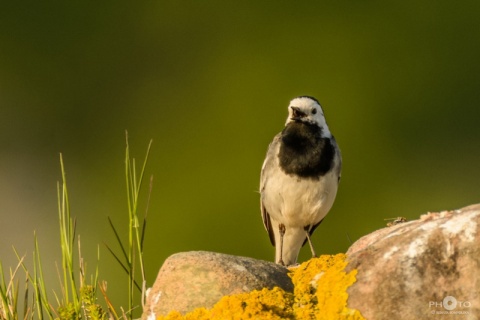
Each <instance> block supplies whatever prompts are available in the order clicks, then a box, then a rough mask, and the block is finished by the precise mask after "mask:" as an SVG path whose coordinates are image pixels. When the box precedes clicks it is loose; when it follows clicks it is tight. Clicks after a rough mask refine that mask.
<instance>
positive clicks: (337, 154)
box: [332, 136, 342, 181]
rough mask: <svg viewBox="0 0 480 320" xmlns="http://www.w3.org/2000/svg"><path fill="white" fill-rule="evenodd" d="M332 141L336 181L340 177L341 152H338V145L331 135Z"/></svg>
mask: <svg viewBox="0 0 480 320" xmlns="http://www.w3.org/2000/svg"><path fill="white" fill-rule="evenodd" d="M332 143H333V147H334V148H335V166H336V168H335V170H337V174H338V181H340V178H341V177H342V153H341V152H340V148H339V147H338V144H337V141H336V140H335V137H333V136H332Z"/></svg>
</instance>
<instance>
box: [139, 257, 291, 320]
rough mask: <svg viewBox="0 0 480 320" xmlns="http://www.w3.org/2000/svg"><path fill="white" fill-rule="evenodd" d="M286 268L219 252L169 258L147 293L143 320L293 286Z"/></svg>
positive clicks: (287, 289) (209, 306) (289, 288)
mask: <svg viewBox="0 0 480 320" xmlns="http://www.w3.org/2000/svg"><path fill="white" fill-rule="evenodd" d="M287 273H288V269H286V268H285V267H282V266H280V265H278V264H275V263H272V262H267V261H261V260H256V259H253V258H246V257H238V256H232V255H227V254H221V253H214V252H205V251H193V252H183V253H177V254H174V255H172V256H170V257H169V258H168V259H167V260H166V261H165V262H164V264H163V266H162V268H161V270H160V272H159V273H158V277H157V280H156V281H155V284H154V285H153V287H152V288H151V289H150V290H149V293H148V296H147V303H146V306H145V309H144V313H143V316H142V318H143V319H149V320H150V319H155V318H156V317H158V316H161V315H166V314H167V313H168V312H169V311H171V310H176V311H178V312H180V313H182V314H184V313H187V312H189V311H191V310H193V309H195V308H198V307H205V308H211V307H212V306H213V305H214V304H215V303H216V302H218V301H219V300H220V299H221V298H222V297H223V296H226V295H232V294H238V293H242V292H250V291H253V290H255V289H257V290H261V289H263V288H269V289H272V288H274V287H280V288H282V289H283V290H285V291H287V292H292V291H293V285H292V282H291V280H290V278H289V277H288V275H287Z"/></svg>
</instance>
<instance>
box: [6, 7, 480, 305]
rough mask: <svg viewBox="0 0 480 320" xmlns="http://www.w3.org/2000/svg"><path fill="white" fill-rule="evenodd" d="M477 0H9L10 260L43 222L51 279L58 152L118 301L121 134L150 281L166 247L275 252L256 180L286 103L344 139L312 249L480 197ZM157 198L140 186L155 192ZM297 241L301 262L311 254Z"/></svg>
mask: <svg viewBox="0 0 480 320" xmlns="http://www.w3.org/2000/svg"><path fill="white" fill-rule="evenodd" d="M479 57H480V2H478V1H473V0H471V1H468V0H467V1H461V2H451V1H436V2H432V1H418V0H415V1H413V0H412V1H410V0H407V1H396V2H392V1H390V2H385V1H327V2H325V1H323V2H319V1H297V2H295V3H294V2H291V1H278V2H275V3H274V2H260V1H242V2H240V1H238V2H226V1H209V2H208V3H207V2H202V3H200V2H194V1H188V2H187V1H171V2H167V1H157V2H129V1H116V2H113V1H107V2H91V1H83V2H80V1H48V2H47V3H45V2H44V1H43V2H36V1H31V2H22V3H20V2H13V1H2V3H1V5H0V261H2V262H3V264H4V267H5V266H8V265H11V266H13V265H15V264H16V260H15V257H14V255H13V252H12V249H11V246H12V245H15V246H16V247H17V249H18V250H19V251H20V252H21V253H27V254H28V255H30V254H31V251H32V249H33V246H32V243H33V231H34V230H36V231H37V234H38V236H39V240H40V245H41V248H42V254H43V256H44V259H45V261H44V268H45V269H46V270H50V276H51V277H52V278H53V279H54V281H56V280H55V279H56V276H55V267H54V261H55V260H56V261H59V260H58V253H59V251H60V249H59V248H58V228H57V200H56V182H57V181H58V180H59V179H60V178H61V176H60V169H59V160H58V154H59V152H62V153H63V155H64V161H65V165H66V170H67V179H68V185H69V191H70V201H71V207H72V213H73V215H75V216H76V217H77V224H78V233H79V234H80V235H81V237H82V250H83V251H84V255H85V256H86V258H87V259H88V260H89V268H90V270H91V271H93V267H94V265H95V259H96V246H97V244H100V245H101V265H100V272H101V276H100V277H101V278H102V279H106V280H108V282H109V291H110V292H112V294H113V295H114V298H113V300H114V303H115V304H117V305H120V304H121V305H123V306H125V305H126V303H125V300H126V295H124V294H122V292H125V293H126V286H125V284H126V282H124V281H122V282H119V281H118V280H119V279H123V278H122V277H123V273H122V271H121V270H120V267H119V266H118V265H117V264H116V262H115V261H114V259H113V258H111V256H110V255H109V254H108V253H107V252H106V250H105V248H104V247H103V244H102V243H103V242H107V243H109V244H111V245H112V246H113V247H115V245H114V244H115V240H114V237H113V235H112V232H111V230H110V228H109V226H108V222H107V216H110V217H112V219H113V220H114V222H115V223H116V224H117V226H118V227H119V228H120V229H121V230H123V231H122V232H125V231H126V226H127V224H128V222H127V205H126V196H125V183H124V180H125V179H124V163H123V162H124V148H125V141H124V139H125V137H124V131H125V130H128V132H129V135H130V144H131V148H132V156H134V157H136V158H137V159H138V160H143V157H144V154H145V151H146V147H147V145H148V142H149V140H150V139H153V141H154V142H153V148H152V153H151V156H150V159H149V164H148V167H147V175H148V176H150V175H153V177H154V185H153V194H152V199H151V204H150V210H149V215H148V218H149V220H148V230H147V236H146V244H145V257H146V264H147V265H146V271H147V278H148V285H151V284H152V283H153V281H154V279H155V277H156V273H157V271H158V269H159V267H160V266H161V264H162V262H163V261H164V259H165V258H166V257H168V256H169V255H171V254H173V253H175V252H180V251H189V250H210V251H217V252H224V253H229V254H235V255H243V256H251V257H255V258H259V259H265V260H272V259H273V248H272V247H271V245H270V243H269V240H268V236H267V233H266V232H265V230H264V228H263V225H262V221H261V218H260V211H259V195H258V193H257V191H258V182H259V174H260V168H261V165H262V162H263V159H264V156H265V152H266V149H267V146H268V143H269V142H270V141H271V139H272V138H273V136H274V135H275V134H276V133H278V132H279V131H280V130H281V129H282V128H283V125H284V121H285V118H286V115H287V106H288V102H289V100H290V99H292V98H293V97H295V96H298V95H312V96H315V97H317V98H318V99H319V100H320V102H321V103H322V105H323V107H324V110H325V113H326V116H327V120H328V123H329V126H330V129H331V130H332V132H333V133H334V135H335V136H336V138H337V141H338V143H339V145H340V147H341V149H342V152H343V161H344V169H343V177H342V182H341V185H340V190H339V193H338V196H337V200H336V203H335V205H334V207H333V209H332V210H331V212H330V214H329V215H328V217H327V219H326V220H325V221H324V222H323V224H322V225H321V226H320V227H319V228H318V229H317V231H316V233H315V236H314V242H315V244H316V247H317V251H318V252H319V253H337V252H345V251H346V250H347V248H348V247H349V245H350V240H349V238H350V239H351V240H352V241H355V240H357V239H358V238H359V237H361V236H362V235H365V234H367V233H369V232H371V231H373V230H376V229H378V228H381V227H383V226H385V224H386V221H384V219H385V218H392V217H396V216H405V217H407V218H408V219H416V218H418V217H419V215H420V214H422V213H425V212H427V211H434V210H444V209H455V208H459V207H462V206H465V205H468V204H472V203H476V202H479V201H480V194H479V190H480V188H479V185H480V170H479V161H480V128H479V120H480V59H479ZM142 197H143V199H144V200H143V203H145V202H146V198H147V188H145V189H144V190H143V193H142ZM308 251H309V250H308V248H307V249H304V250H303V251H302V254H301V257H300V259H301V260H305V259H307V258H308V256H309V252H308Z"/></svg>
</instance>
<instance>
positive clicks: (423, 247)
mask: <svg viewBox="0 0 480 320" xmlns="http://www.w3.org/2000/svg"><path fill="white" fill-rule="evenodd" d="M479 226H480V205H474V206H469V207H466V208H463V209H460V210H454V211H443V212H439V213H428V214H425V215H422V216H421V217H420V219H419V220H414V221H409V222H405V223H401V224H398V225H395V226H391V227H388V228H384V229H381V230H378V231H375V232H373V233H371V234H369V235H367V236H365V237H363V238H361V239H359V240H358V241H357V242H355V243H354V244H353V245H352V246H351V247H350V249H349V250H348V252H347V255H348V261H349V265H348V266H347V270H350V269H351V270H353V269H356V270H357V272H358V273H357V282H356V283H355V284H353V285H352V286H351V287H350V288H349V289H348V293H349V301H348V302H349V306H351V307H353V308H356V309H358V310H360V311H361V312H362V314H363V315H364V316H365V317H366V318H367V319H440V318H441V319H444V320H447V319H477V317H478V316H479V315H480V232H479ZM453 299H454V300H453ZM453 301H456V302H457V304H456V305H454V304H453Z"/></svg>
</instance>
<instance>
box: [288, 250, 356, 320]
mask: <svg viewBox="0 0 480 320" xmlns="http://www.w3.org/2000/svg"><path fill="white" fill-rule="evenodd" d="M345 258H346V256H345V255H344V254H337V255H332V256H328V255H324V256H321V257H319V258H314V259H311V260H309V261H307V262H304V263H302V264H301V265H300V267H298V268H296V269H295V270H294V271H293V273H292V274H291V278H292V282H293V285H294V287H295V289H294V295H295V303H294V305H293V310H294V313H295V316H296V319H352V320H353V319H364V318H363V317H362V315H361V314H360V312H359V311H358V310H355V309H349V308H348V307H347V299H348V294H347V288H348V287H349V286H351V285H352V284H353V283H354V282H355V280H356V279H355V275H356V274H357V271H356V270H353V271H351V272H350V273H348V274H347V273H346V272H345V271H344V269H345V267H346V266H347V262H346V261H345Z"/></svg>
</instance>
